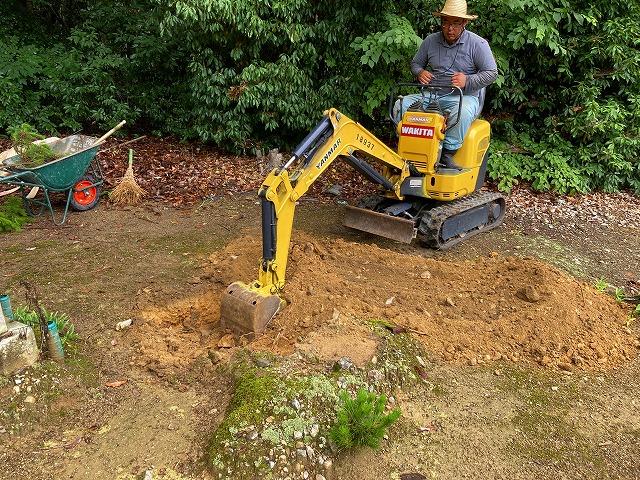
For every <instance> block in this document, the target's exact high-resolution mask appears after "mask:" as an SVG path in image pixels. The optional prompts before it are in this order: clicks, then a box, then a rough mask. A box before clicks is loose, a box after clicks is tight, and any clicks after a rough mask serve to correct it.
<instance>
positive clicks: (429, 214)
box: [418, 192, 505, 250]
mask: <svg viewBox="0 0 640 480" xmlns="http://www.w3.org/2000/svg"><path fill="white" fill-rule="evenodd" d="M496 201H498V202H499V203H500V206H501V210H502V211H501V213H500V215H499V216H498V218H496V219H494V220H493V221H492V222H491V223H489V224H487V225H483V226H482V227H479V228H475V229H473V230H471V231H468V232H463V234H462V235H457V236H455V237H452V238H450V239H449V240H447V241H446V242H443V241H442V240H441V237H440V230H441V228H442V224H443V223H444V222H445V220H447V219H450V218H453V217H455V216H456V215H459V214H461V213H463V212H466V211H467V210H471V209H473V208H477V207H480V206H482V205H486V204H489V203H493V202H496ZM504 213H505V200H504V197H503V196H502V195H500V194H499V193H493V192H474V193H472V194H470V195H467V196H466V197H463V198H460V199H458V200H454V201H452V202H449V203H446V204H444V205H441V206H439V207H435V208H432V209H431V210H428V211H426V212H425V213H424V214H423V215H422V219H421V221H420V224H419V226H418V239H419V240H420V242H422V243H424V244H426V245H428V246H429V247H432V248H438V249H440V250H446V249H448V248H450V247H452V246H454V245H455V244H457V243H460V242H461V241H463V240H466V239H468V238H469V237H472V236H473V235H477V234H478V233H481V232H486V231H488V230H491V229H493V228H496V227H497V226H498V225H500V224H501V223H502V220H503V219H504Z"/></svg>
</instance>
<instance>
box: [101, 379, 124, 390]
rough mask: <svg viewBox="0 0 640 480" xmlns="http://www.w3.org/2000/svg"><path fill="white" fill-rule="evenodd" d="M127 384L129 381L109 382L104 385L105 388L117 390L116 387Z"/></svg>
mask: <svg viewBox="0 0 640 480" xmlns="http://www.w3.org/2000/svg"><path fill="white" fill-rule="evenodd" d="M125 383H127V380H116V381H115V382H107V383H105V384H104V386H105V387H112V388H115V387H120V386H122V385H124V384H125Z"/></svg>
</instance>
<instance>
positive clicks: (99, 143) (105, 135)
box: [91, 120, 127, 147]
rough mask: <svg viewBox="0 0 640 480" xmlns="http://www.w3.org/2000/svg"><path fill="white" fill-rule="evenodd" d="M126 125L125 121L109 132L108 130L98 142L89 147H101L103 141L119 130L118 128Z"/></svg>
mask: <svg viewBox="0 0 640 480" xmlns="http://www.w3.org/2000/svg"><path fill="white" fill-rule="evenodd" d="M125 123H127V121H126V120H122V121H121V122H120V123H119V124H118V125H116V126H115V127H113V128H112V129H111V130H109V131H108V132H107V133H105V134H104V135H103V136H101V137H100V138H99V139H98V140H96V141H95V142H93V145H91V146H92V147H95V146H96V145H101V144H103V143H104V141H105V140H106V139H107V138H109V137H110V136H111V135H113V134H114V133H115V132H116V131H117V130H120V128H121V127H122V126H123V125H124V124H125Z"/></svg>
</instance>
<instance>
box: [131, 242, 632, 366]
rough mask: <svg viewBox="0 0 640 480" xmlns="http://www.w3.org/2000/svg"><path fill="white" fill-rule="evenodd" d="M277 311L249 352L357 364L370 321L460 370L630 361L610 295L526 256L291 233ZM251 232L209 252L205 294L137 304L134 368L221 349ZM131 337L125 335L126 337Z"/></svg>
mask: <svg viewBox="0 0 640 480" xmlns="http://www.w3.org/2000/svg"><path fill="white" fill-rule="evenodd" d="M294 238H295V241H294V242H293V243H292V246H291V249H290V256H289V264H288V271H287V286H286V291H285V298H286V299H287V301H288V302H289V306H288V307H287V308H286V309H285V310H283V311H282V312H280V313H279V314H278V315H277V316H276V317H275V318H274V320H273V321H272V322H271V324H270V325H269V327H268V329H267V331H266V332H265V333H264V335H262V336H260V337H259V338H258V339H256V340H255V341H254V342H253V343H252V344H251V345H250V347H251V348H256V349H267V350H270V351H273V352H274V353H277V354H290V353H293V352H294V351H295V350H296V349H298V350H300V351H303V352H306V353H312V354H314V355H316V356H317V357H318V358H321V359H337V358H340V357H341V356H343V355H346V356H349V357H350V358H351V359H352V360H353V361H355V362H356V363H360V364H362V363H365V362H366V361H367V360H369V359H370V358H371V356H372V355H373V354H374V353H375V348H376V339H375V336H373V335H372V333H371V331H370V328H369V326H368V324H367V321H368V320H379V321H385V322H388V323H390V324H393V325H397V326H400V327H404V328H405V329H406V330H408V331H409V332H411V333H412V334H414V335H416V336H417V338H419V340H420V341H421V342H422V343H423V345H424V347H425V349H426V350H427V351H428V352H430V353H431V354H432V355H434V356H436V357H440V358H442V359H444V360H446V361H451V362H455V363H463V364H471V365H475V364H482V363H491V362H494V361H497V360H505V361H510V362H526V363H537V364H539V365H542V366H545V367H558V368H561V369H563V370H576V371H578V370H581V371H603V370H608V369H611V368H614V367H616V366H619V365H621V364H623V363H624V362H627V361H629V360H630V359H631V358H634V357H635V356H636V355H637V354H638V346H639V345H640V342H639V341H638V338H637V336H636V335H634V334H633V333H632V331H631V330H630V329H629V328H627V326H626V322H627V312H626V311H625V309H624V308H622V306H620V305H619V304H617V303H616V302H615V300H614V299H612V298H610V297H609V296H607V295H605V294H603V293H601V292H598V291H597V290H595V289H594V288H593V287H591V286H589V285H587V284H586V283H583V282H580V281H578V280H576V279H575V278H573V277H571V276H569V275H566V274H564V273H563V272H561V271H559V270H557V269H555V268H553V267H551V266H550V265H548V264H546V263H543V262H541V261H539V260H535V259H533V258H524V259H522V258H514V257H501V256H499V255H497V254H493V255H491V256H490V257H487V258H477V259H475V260H470V261H463V262H444V261H439V260H435V259H429V258H423V257H419V256H412V255H406V254H400V253H395V252H393V251H389V250H385V249H382V248H379V247H377V246H375V245H364V244H358V243H350V242H347V241H345V240H343V239H337V240H324V239H320V238H315V237H312V236H309V235H307V234H304V233H302V232H295V235H294ZM260 256H261V245H260V241H259V235H258V234H257V232H256V234H255V235H248V236H244V237H241V238H239V239H237V240H236V241H234V242H232V243H230V244H229V245H228V246H227V247H226V248H225V249H224V250H223V251H221V252H218V253H215V254H213V255H212V256H211V258H210V263H209V265H207V266H206V267H204V272H203V274H202V276H201V277H200V279H199V280H200V281H201V284H202V285H201V286H202V288H206V289H207V291H205V292H203V293H202V294H200V295H198V296H196V297H193V298H185V299H183V300H181V301H180V302H178V303H175V304H172V305H167V306H150V305H149V306H146V307H144V306H143V308H142V309H141V314H140V317H141V320H143V321H142V322H139V323H138V328H136V329H135V330H136V333H135V335H136V337H137V344H138V349H139V353H140V355H139V356H138V357H137V358H136V359H134V360H135V361H136V362H137V363H138V364H140V365H146V366H147V367H148V368H150V369H152V370H155V371H157V372H158V373H167V372H170V371H172V370H173V369H175V368H180V367H183V366H185V365H186V364H188V363H189V362H191V361H193V359H195V358H196V357H197V356H198V355H207V354H210V355H211V352H212V351H215V352H216V355H221V356H224V355H225V354H227V353H228V352H229V351H230V350H229V348H227V347H229V346H231V345H232V343H230V338H229V335H226V334H227V333H228V332H223V331H221V329H220V326H219V323H218V322H217V320H218V318H219V300H220V295H222V293H223V291H224V289H225V287H226V285H228V284H230V283H231V282H233V281H236V280H242V281H245V282H249V281H251V280H253V279H255V277H256V275H257V263H258V262H257V260H258V259H259V257H260ZM132 333H133V332H132Z"/></svg>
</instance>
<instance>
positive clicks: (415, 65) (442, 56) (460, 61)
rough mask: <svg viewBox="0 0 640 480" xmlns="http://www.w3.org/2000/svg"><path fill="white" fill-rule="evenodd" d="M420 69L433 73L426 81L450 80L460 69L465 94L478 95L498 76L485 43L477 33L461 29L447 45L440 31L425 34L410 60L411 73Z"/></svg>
mask: <svg viewBox="0 0 640 480" xmlns="http://www.w3.org/2000/svg"><path fill="white" fill-rule="evenodd" d="M423 70H429V71H430V72H431V73H433V74H434V75H435V78H434V79H433V80H432V81H431V82H430V83H442V84H447V85H449V84H451V77H452V76H453V74H454V73H457V72H462V73H464V74H465V75H466V76H467V82H466V85H465V87H464V88H463V89H462V91H463V93H464V94H465V95H474V96H476V97H477V96H478V94H479V92H480V90H481V89H483V88H484V87H486V86H487V85H489V84H490V83H492V82H494V81H495V80H496V78H498V67H497V65H496V61H495V59H494V58H493V53H492V52H491V48H490V47H489V43H487V41H486V40H485V39H484V38H482V37H481V36H479V35H476V34H475V33H473V32H469V31H467V30H464V31H463V32H462V35H460V38H459V39H458V40H457V41H456V43H454V44H453V45H449V44H448V43H447V41H446V40H445V38H444V35H443V34H442V32H436V33H432V34H431V35H429V36H428V37H427V38H425V39H424V40H423V42H422V44H421V45H420V48H419V49H418V51H417V52H416V54H415V56H414V57H413V60H411V71H412V72H413V75H414V76H415V77H417V76H418V74H419V73H420V72H422V71H423Z"/></svg>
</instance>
